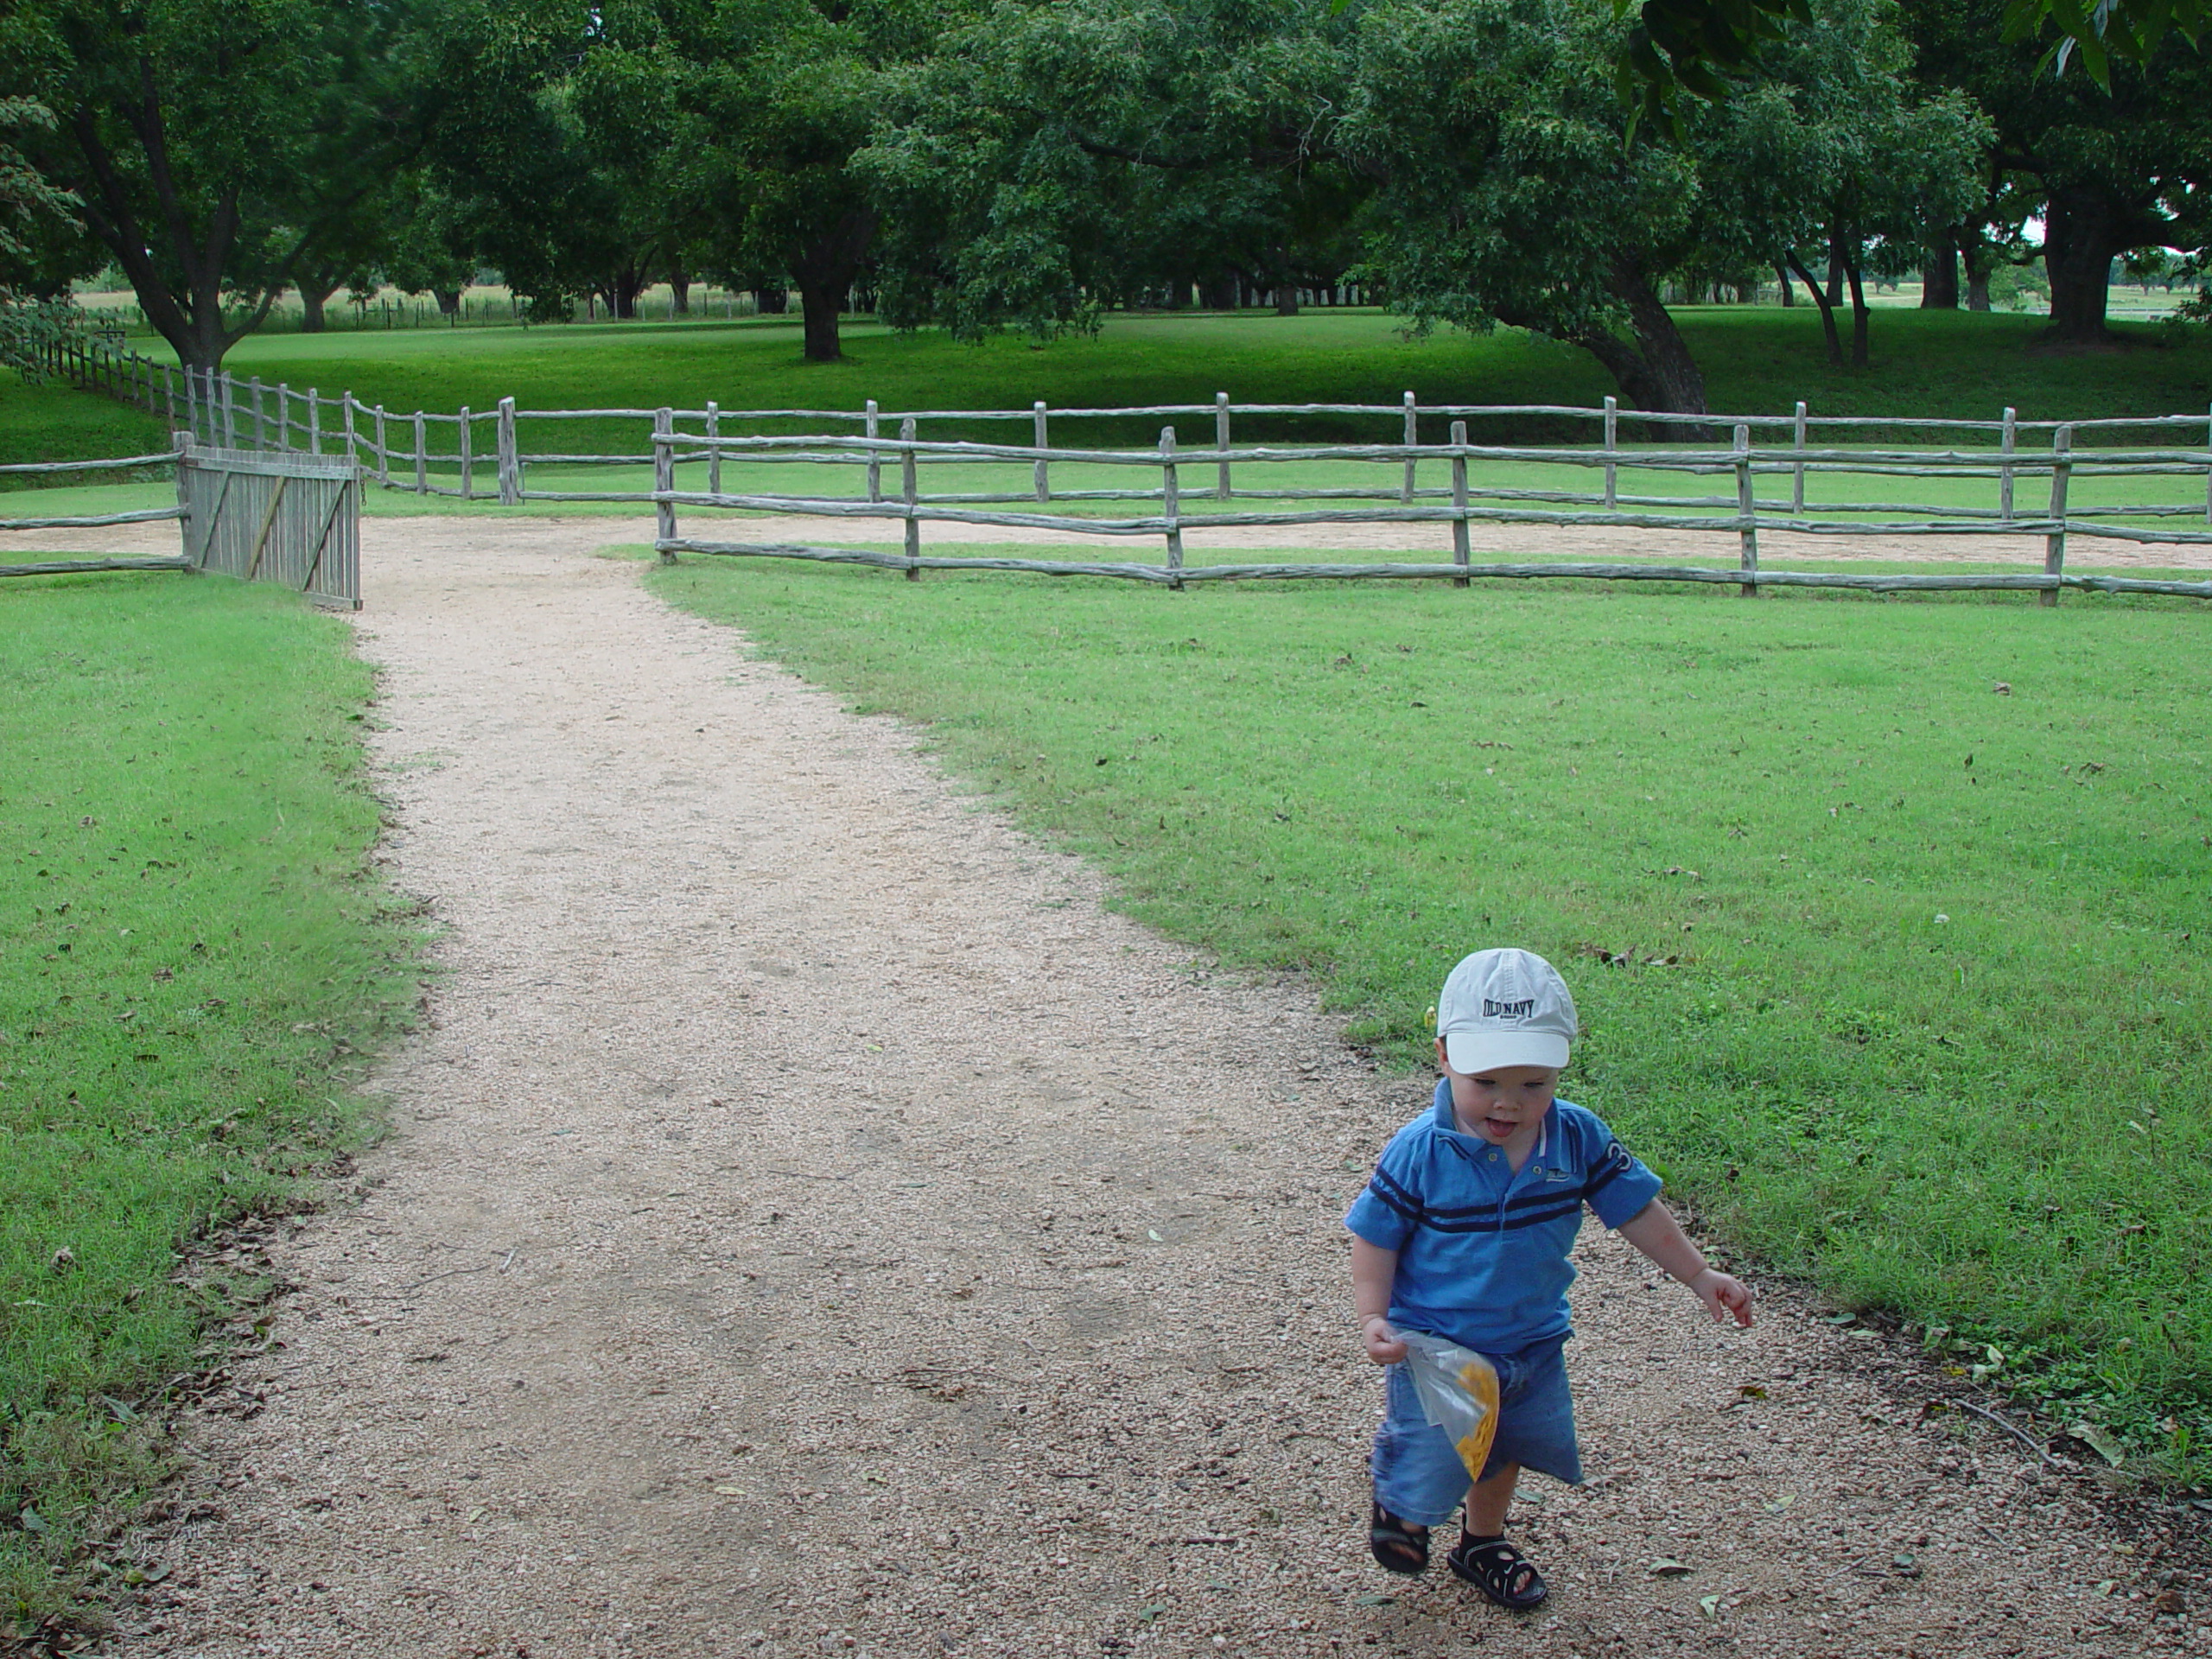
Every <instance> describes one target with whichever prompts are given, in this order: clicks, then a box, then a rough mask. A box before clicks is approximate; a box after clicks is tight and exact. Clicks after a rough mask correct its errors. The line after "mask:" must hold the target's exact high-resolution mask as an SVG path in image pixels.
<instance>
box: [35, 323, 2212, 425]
mask: <svg viewBox="0 0 2212 1659" xmlns="http://www.w3.org/2000/svg"><path fill="white" fill-rule="evenodd" d="M1677 315H1678V317H1679V319H1680V321H1681V327H1682V330H1683V333H1684V334H1685V336H1686V337H1687V338H1688V340H1689V343H1690V345H1691V347H1692V349H1693V351H1694V352H1695V353H1696V354H1697V356H1698V359H1699V361H1700V363H1701V364H1702V365H1703V366H1704V369H1705V373H1706V381H1707V389H1708V394H1709V403H1710V406H1711V407H1712V408H1713V409H1714V410H1722V411H1726V412H1730V413H1738V414H1770V415H1786V414H1788V413H1789V410H1790V408H1791V405H1792V404H1793V403H1794V402H1795V401H1796V399H1798V398H1801V397H1802V398H1805V399H1807V400H1808V402H1809V403H1810V404H1812V406H1813V410H1814V412H1815V414H1825V415H1845V414H1897V413H1913V414H1922V415H1933V416H1970V417H1974V418H1980V419H1994V418H1996V417H1997V416H1998V415H1999V413H2000V411H2001V410H2002V408H2003V406H2004V405H2005V404H2008V403H2009V404H2014V405H2016V406H2017V407H2018V409H2019V411H2020V414H2021V416H2022V418H2023V419H2031V420H2032V419H2038V418H2048V419H2086V418H2090V417H2093V416H2111V415H2152V414H2158V415H2164V414H2182V413H2188V412H2191V411H2194V410H2200V409H2203V408H2204V407H2205V406H2206V404H2207V403H2208V400H2212V339H2208V337H2207V335H2206V334H2205V331H2202V330H2197V331H2194V332H2191V333H2188V334H2171V333H2169V332H2168V331H2165V330H2164V329H2161V328H2158V327H2152V326H2149V325H2141V326H2135V325H2120V334H2122V336H2123V337H2124V338H2126V340H2129V341H2130V342H2131V347H2132V348H2131V349H2128V350H2124V351H2116V352H2108V353H2050V352H2047V351H2044V350H2042V349H2040V348H2039V347H2038V346H2037V340H2038V338H2039V336H2040V334H2041V332H2042V330H2043V328H2044V326H2045V325H2044V321H2043V320H2041V319H2039V318H2032V317H2013V316H2005V315H1974V314H1971V313H1963V312H1961V313H1947V312H1932V311H1930V312H1922V311H1897V312H1885V313H1884V314H1883V315H1881V316H1880V317H1879V318H1878V319H1877V320H1876V322H1875V331H1874V355H1875V363H1874V365H1873V367H1872V369H1871V370H1868V371H1864V372H1853V371H1849V370H1837V369H1833V368H1830V367H1829V366H1828V365H1827V363H1826V360H1825V355H1824V352H1823V348H1822V346H1821V333H1820V324H1819V319H1818V317H1817V315H1815V313H1814V311H1813V310H1812V308H1810V307H1798V308H1791V309H1789V310H1783V309H1781V308H1771V307H1769V308H1748V307H1747V308H1738V307H1709V308H1682V309H1681V310H1680V311H1679V312H1678V313H1677ZM844 343H845V353H846V356H845V359H844V360H842V361H841V362H837V363H828V364H816V363H808V362H806V361H805V360H804V358H802V357H801V355H800V352H799V345H800V336H799V330H798V324H797V323H795V322H786V321H780V320H766V321H763V320H747V321H739V322H734V323H717V322H709V321H697V322H679V323H652V322H632V323H623V324H602V325H597V326H589V325H586V326H570V327H550V328H537V329H531V330H528V331H524V330H519V329H483V330H477V331H474V332H471V331H467V330H456V331H454V332H452V333H450V334H440V333H438V332H437V331H435V330H428V331H423V332H421V333H411V332H406V331H400V332H395V333H392V334H352V333H344V334H322V335H311V334H283V335H265V336H256V337H254V338H252V339H249V340H245V341H244V342H242V343H241V344H240V345H239V346H238V347H237V348H236V349H235V350H233V351H232V353H231V354H230V357H229V359H227V363H226V366H228V367H229V368H230V369H231V370H232V372H233V373H235V374H238V375H239V376H241V377H245V376H252V375H258V376H260V377H261V378H263V379H264V381H266V382H268V383H270V385H275V384H276V383H277V382H279V381H283V382H285V383H287V384H289V385H292V386H294V387H299V388H305V387H307V386H310V385H312V386H315V387H318V388H319V389H320V390H321V391H323V392H324V393H326V394H334V393H337V392H339V391H345V390H347V389H350V390H352V391H353V393H354V394H355V395H356V396H357V397H360V398H361V399H362V400H363V401H365V402H366V403H370V404H378V403H381V404H385V405H386V406H387V407H388V409H389V410H391V412H392V413H393V414H394V415H395V416H397V415H400V414H404V413H409V412H411V411H412V410H416V409H418V408H419V409H424V410H433V411H445V412H448V413H449V412H451V411H452V410H454V409H456V408H458V407H459V406H461V405H462V404H467V405H469V406H471V407H472V408H474V409H476V410H488V409H491V408H493V407H494V406H496V404H498V402H499V398H501V397H508V396H512V397H515V398H516V399H517V400H518V403H519V404H520V406H521V407H522V408H524V410H529V409H594V408H640V409H652V408H656V407H658V406H660V405H662V404H670V405H672V406H675V407H677V408H687V407H688V408H693V409H696V408H700V407H702V406H703V405H704V404H705V403H706V402H707V401H708V400H709V399H712V400H714V401H715V402H718V403H719V404H721V405H722V406H723V407H724V408H754V409H775V408H790V407H810V408H825V409H849V410H857V409H859V408H860V407H861V405H862V404H863V403H864V402H865V401H866V400H867V399H868V398H870V397H874V398H875V399H877V400H878V401H879V402H880V404H882V405H883V406H884V407H885V408H886V409H887V410H898V409H1015V410H1020V409H1027V408H1028V407H1029V405H1030V404H1031V403H1032V401H1033V400H1035V399H1039V398H1042V399H1044V400H1045V401H1046V403H1048V404H1052V405H1053V406H1055V407H1078V406H1082V407H1098V406H1106V405H1114V404H1162V403H1177V404H1189V403H1198V404H1211V401H1212V399H1213V396H1214V394H1215V393H1216V392H1217V391H1226V392H1228V393H1229V394H1230V397H1232V398H1234V399H1236V401H1238V402H1242V403H1367V404H1395V403H1396V402H1397V401H1398V399H1399V398H1400V397H1402V395H1403V394H1404V393H1405V392H1406V391H1414V392H1415V393H1417V394H1418V395H1419V397H1421V399H1422V401H1424V402H1430V403H1484V404H1516V403H1541V404H1560V403H1567V404H1597V403H1598V402H1599V401H1600V400H1601V399H1602V398H1603V397H1605V394H1606V393H1607V392H1609V391H1612V390H1613V386H1612V384H1611V380H1610V378H1608V377H1607V376H1605V374H1604V373H1603V372H1601V371H1599V368H1598V366H1597V365H1596V362H1595V360H1594V359H1592V358H1591V357H1590V356H1589V355H1588V354H1587V353H1583V352H1580V351H1578V350H1575V349H1574V348H1573V347H1571V346H1563V345H1560V344H1559V343H1558V342H1556V341H1553V340H1541V339H1538V338H1535V337H1534V336H1531V335H1529V334H1522V333H1519V332H1517V331H1514V330H1507V329H1502V330H1499V331H1498V332H1497V333H1495V334H1481V335H1470V334H1459V333H1456V332H1451V331H1445V332H1440V333H1438V334H1434V335H1432V336H1431V337H1429V338H1427V339H1426V340H1408V339H1406V338H1404V337H1403V335H1402V332H1401V324H1400V321H1399V320H1398V319H1396V318H1393V317H1390V316H1388V315H1384V314H1383V313H1380V312H1376V311H1327V310H1309V311H1307V312H1306V313H1305V314H1304V315H1300V316H1298V317H1294V318H1279V317H1275V316H1273V315H1257V314H1251V313H1243V314H1235V315H1116V316H1114V317H1111V318H1109V320H1108V321H1107V324H1106V327H1105V328H1104V330H1103V333H1101V334H1099V335H1098V336H1096V338H1092V339H1081V338H1076V339H1067V340H1056V341H1054V342H1052V343H1051V344H1050V345H1047V346H1037V345H1035V344H1034V343H1033V342H1031V341H1028V340H1024V339H1021V338H1019V337H1016V336H1012V335H1007V336H1001V337H1000V338H997V339H994V340H986V341H984V342H983V343H982V344H980V345H974V346H969V345H962V344H959V343H957V342H956V341H954V340H950V339H948V338H947V337H945V336H944V335H943V334H936V333H921V334H903V335H902V334H893V333H891V332H890V331H889V330H887V329H885V328H882V327H879V326H878V325H876V324H874V323H873V322H869V321H861V320H859V319H849V320H848V321H847V324H846V327H845V329H844ZM159 346H160V342H158V341H157V340H149V341H147V342H145V349H147V350H149V351H156V348H158V347H159ZM157 354H158V352H157ZM0 419H4V414H3V413H0ZM1063 424H1064V425H1065V427H1066V428H1067V429H1069V430H1070V431H1071V433H1080V434H1081V435H1084V436H1085V437H1087V438H1091V439H1098V440H1105V439H1112V440H1113V441H1116V442H1151V441H1152V440H1154V438H1156V437H1157V436H1158V435H1159V428H1160V425H1161V422H1160V421H1159V420H1157V419H1153V420H1141V419H1140V420H1132V421H1123V422H1112V423H1074V422H1070V423H1063ZM1184 424H1185V428H1186V429H1184V430H1182V431H1181V433H1180V435H1181V438H1182V440H1183V442H1185V443H1186V444H1187V443H1191V442H1204V441H1205V440H1207V439H1209V438H1210V437H1211V423H1210V422H1208V421H1204V420H1202V421H1201V422H1200V423H1199V424H1198V425H1197V426H1192V425H1191V424H1190V423H1184ZM1389 424H1390V423H1389V421H1388V420H1387V419H1386V420H1385V421H1384V423H1383V426H1384V427H1388V426H1389ZM1057 429H1058V428H1057V427H1056V430H1057ZM555 430H556V429H554V428H552V427H550V426H540V427H537V428H532V427H531V426H529V425H527V424H525V426H524V437H523V447H524V448H529V449H538V450H544V449H550V448H557V447H560V445H559V442H556V441H553V440H552V438H551V434H552V433H553V432H554V431H555ZM1010 430H1011V431H1013V432H1017V433H1018V432H1020V427H1019V426H1016V427H1014V428H1012V429H1009V428H1007V427H1004V426H995V425H994V426H978V427H977V428H976V429H974V430H972V431H964V432H963V435H968V436H972V437H982V436H985V435H1001V436H1003V435H1007V434H1008V433H1009V431H1010ZM1238 431H1239V435H1240V436H1249V437H1259V436H1274V437H1282V436H1288V435H1298V436H1303V437H1308V438H1322V437H1336V438H1343V439H1345V440H1348V441H1349V440H1353V439H1370V440H1383V441H1389V440H1390V439H1391V438H1392V437H1393V433H1392V432H1390V431H1389V430H1384V429H1379V428H1378V427H1377V425H1376V422H1375V421H1374V420H1372V419H1368V420H1362V421H1347V420H1345V419H1343V418H1331V417H1308V418H1306V419H1302V420H1297V421H1292V420H1287V419H1275V420H1267V419H1262V417H1257V416H1248V417H1240V420H1239V423H1238ZM569 435H570V436H575V437H582V436H584V435H586V434H583V433H579V432H575V430H574V429H571V430H570V433H569ZM925 435H939V436H942V435H948V430H947V429H945V428H942V427H940V428H934V429H931V431H930V432H926V433H925ZM1424 435H1426V436H1427V437H1429V438H1430V439H1432V440H1435V441H1440V440H1441V439H1442V438H1443V437H1444V435H1445V433H1444V431H1443V430H1442V429H1441V423H1439V429H1437V430H1435V431H1433V432H1426V431H1425V434H1424ZM1629 435H1630V436H1634V435H1637V434H1635V433H1634V432H1633V431H1631V432H1630V433H1629ZM484 436H485V438H486V442H488V429H487V431H486V433H485V434H484ZM606 436H607V437H608V438H609V439H611V438H612V437H613V432H611V431H610V433H608V434H607V435H606ZM631 436H632V437H634V433H632V434H631ZM1475 436H1476V437H1477V438H1478V440H1480V439H1483V438H1484V437H1490V438H1504V437H1509V436H1517V437H1529V436H1544V437H1548V438H1568V439H1572V440H1573V441H1577V442H1580V441H1586V440H1587V439H1589V438H1590V437H1592V433H1591V432H1590V430H1589V429H1588V427H1587V425H1586V423H1575V424H1572V425H1568V424H1561V423H1527V422H1521V423H1513V424H1512V426H1511V427H1510V428H1509V427H1507V426H1505V425H1504V424H1503V423H1497V430H1494V431H1490V432H1484V431H1481V430H1478V431H1477V432H1476V434H1475ZM433 442H434V443H435V445H436V446H437V447H439V448H442V449H444V448H451V447H452V445H453V442H454V440H453V437H452V429H451V428H450V427H447V428H444V429H439V430H437V431H436V433H435V435H434V438H433Z"/></svg>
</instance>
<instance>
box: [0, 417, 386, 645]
mask: <svg viewBox="0 0 2212 1659" xmlns="http://www.w3.org/2000/svg"><path fill="white" fill-rule="evenodd" d="M177 437H178V443H177V447H176V448H175V449H171V450H167V451H163V452H162V453H160V454H144V455H124V456H118V457H117V458H115V459H113V460H109V461H29V462H19V463H16V464H12V465H9V466H4V467H0V474H15V475H17V476H22V475H31V476H45V477H50V478H55V479H59V480H67V481H76V480H82V479H84V478H86V477H87V476H89V475H92V474H99V473H114V472H123V473H127V474H138V475H141V476H143V474H145V473H146V472H147V471H149V470H150V469H155V468H168V469H170V470H171V471H172V472H173V474H174V476H175V482H176V500H175V504H174V505H162V506H159V507H143V508H137V509H130V510H126V511H123V512H104V513H77V514H69V513H44V514H41V513H36V512H31V513H25V514H22V515H21V516H14V517H6V518H0V531H41V530H92V529H104V528H107V527H110V526H113V525H119V524H157V523H161V522H162V521H164V520H174V521H175V523H176V524H177V527H178V529H179V531H180V532H181V547H180V549H179V550H178V551H177V552H175V553H173V554H143V555H134V554H72V555H70V556H68V557H67V558H57V559H38V560H0V576H40V575H83V574H86V573H90V572H95V571H105V570H177V571H183V572H187V573H197V572H205V571H214V572H217V573H219V574H221V575H232V576H237V577H238V578H239V579H241V580H242V581H245V582H278V583H281V584H282V585H283V586H284V587H287V588H292V589H294V590H295V591H296V592H299V593H302V594H306V595H307V597H308V599H309V600H311V601H314V602H315V603H316V604H319V605H330V606H338V607H345V608H348V609H353V610H359V608H360V604H361V536H360V521H361V492H360V474H359V468H358V467H355V466H354V464H353V462H352V461H348V460H347V459H346V457H345V456H343V455H320V456H318V455H301V454H279V455H270V454H251V453H248V452H245V451H242V450H235V449H214V448H207V447H206V446H204V445H200V444H197V443H194V442H192V440H191V437H190V435H188V434H186V433H179V434H178V435H177ZM28 494H29V493H27V492H26V493H9V494H7V495H0V502H21V501H24V500H25V499H26V496H27V495H28ZM30 499H34V500H35V496H32V497H31V498H30Z"/></svg>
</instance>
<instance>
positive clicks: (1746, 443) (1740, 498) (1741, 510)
mask: <svg viewBox="0 0 2212 1659" xmlns="http://www.w3.org/2000/svg"><path fill="white" fill-rule="evenodd" d="M1736 512H1737V515H1738V518H1739V519H1740V521H1741V523H1742V524H1743V527H1744V528H1743V537H1744V551H1743V555H1742V557H1741V559H1740V560H1739V561H1738V568H1739V569H1741V570H1742V571H1743V573H1744V576H1745V582H1744V585H1743V587H1742V588H1741V589H1740V591H1741V593H1742V594H1743V596H1744V597H1745V599H1757V598H1758V592H1759V585H1758V582H1754V581H1752V580H1751V577H1753V576H1756V575H1758V568H1759V525H1758V499H1757V498H1756V497H1755V496H1753V495H1752V493H1751V428H1750V427H1748V426H1743V425H1739V426H1738V427H1737V429H1736Z"/></svg>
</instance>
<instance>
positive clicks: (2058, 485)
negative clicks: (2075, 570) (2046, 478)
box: [2043, 426, 2074, 606]
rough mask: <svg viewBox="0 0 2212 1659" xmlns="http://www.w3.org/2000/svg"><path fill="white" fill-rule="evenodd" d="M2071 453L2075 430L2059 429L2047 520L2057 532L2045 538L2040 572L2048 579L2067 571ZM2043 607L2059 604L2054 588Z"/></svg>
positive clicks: (2053, 451) (2047, 591)
mask: <svg viewBox="0 0 2212 1659" xmlns="http://www.w3.org/2000/svg"><path fill="white" fill-rule="evenodd" d="M2073 450H2074V429H2073V428H2072V427H2070V426H2062V427H2060V428H2059V429H2058V430H2057V431H2056V432H2054V433H2052V434H2051V437H2050V516H2051V518H2053V519H2054V520H2056V528H2054V529H2053V530H2052V531H2051V532H2050V535H2049V536H2047V537H2044V543H2043V569H2044V575H2048V576H2056V575H2062V574H2063V573H2064V571H2065V569H2066V481H2067V480H2068V479H2069V478H2070V477H2072V476H2073V473H2074V463H2073V461H2070V460H2069V459H2068V457H2069V456H2070V455H2071V454H2073ZM2043 602H2044V605H2046V606H2051V605H2056V604H2057V603H2058V589H2057V588H2056V587H2055V586H2054V587H2050V588H2044V590H2043Z"/></svg>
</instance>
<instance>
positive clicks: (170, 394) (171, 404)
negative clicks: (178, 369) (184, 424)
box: [162, 363, 176, 431]
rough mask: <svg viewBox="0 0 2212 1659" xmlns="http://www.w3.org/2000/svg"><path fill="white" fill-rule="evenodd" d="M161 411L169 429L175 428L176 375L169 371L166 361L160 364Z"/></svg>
mask: <svg viewBox="0 0 2212 1659" xmlns="http://www.w3.org/2000/svg"><path fill="white" fill-rule="evenodd" d="M162 415H163V416H164V417H165V418H166V419H167V420H168V423H169V429H170V430H172V431H174V430H175V429H176V377H175V375H173V374H171V373H170V372H169V365H168V364H166V363H164V364H162Z"/></svg>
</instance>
